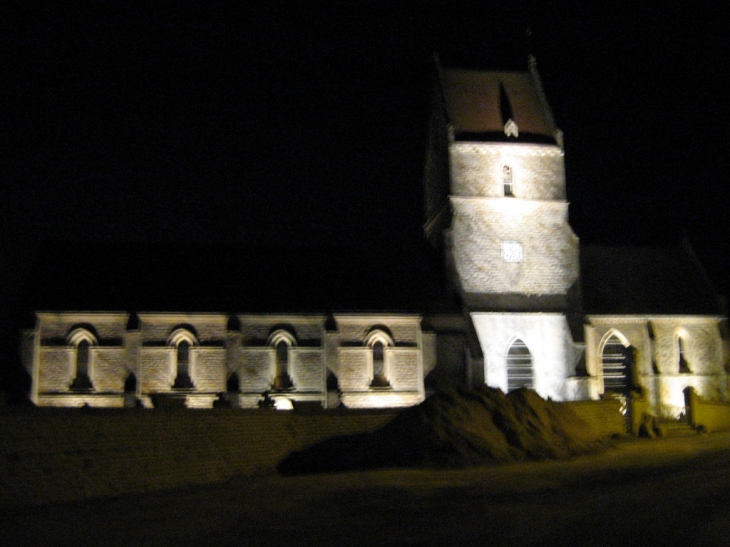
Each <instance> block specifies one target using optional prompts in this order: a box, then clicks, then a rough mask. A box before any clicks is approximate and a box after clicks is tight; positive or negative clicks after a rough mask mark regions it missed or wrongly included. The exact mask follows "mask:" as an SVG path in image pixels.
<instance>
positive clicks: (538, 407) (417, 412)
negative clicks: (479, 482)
mask: <svg viewBox="0 0 730 547" xmlns="http://www.w3.org/2000/svg"><path fill="white" fill-rule="evenodd" d="M603 444H604V443H603V441H602V440H600V439H599V434H598V433H597V432H595V431H594V430H593V429H592V428H591V427H590V426H589V425H588V424H587V423H586V422H584V421H583V420H582V419H581V418H579V417H578V416H577V415H576V414H575V413H574V412H573V411H572V410H570V409H569V408H568V407H567V406H565V405H561V404H560V403H556V402H553V401H546V400H544V399H542V398H540V396H539V395H537V394H536V393H535V392H534V391H531V390H527V389H520V390H516V391H513V392H510V393H509V394H507V395H505V394H504V393H503V392H502V391H501V390H499V389H494V388H489V387H486V386H483V387H480V388H477V389H475V390H466V389H459V390H453V391H445V392H440V393H437V394H435V395H433V396H431V397H429V398H428V399H427V400H426V401H425V402H423V403H422V404H420V405H418V406H415V407H412V408H410V409H408V410H405V411H404V412H402V413H401V414H399V415H398V416H397V417H396V418H395V419H394V420H393V421H392V422H390V423H389V424H387V425H386V426H384V427H383V428H381V429H380V430H378V431H375V432H374V433H368V434H361V435H350V436H345V437H336V438H333V439H329V440H326V441H324V442H321V443H318V444H316V445H314V446H312V447H309V448H307V449H305V450H302V451H299V452H294V453H292V454H291V455H290V456H289V457H287V458H286V459H285V460H284V461H282V463H281V464H280V466H279V471H280V472H281V473H283V474H285V475H291V474H298V473H313V472H315V473H316V472H330V471H345V470H359V469H378V468H385V467H421V466H436V467H444V466H445V467H461V466H465V465H479V464H488V463H506V462H514V461H522V460H536V459H556V458H565V457H570V456H574V455H577V454H582V453H586V452H590V451H592V450H595V449H597V448H598V447H600V446H602V445H603Z"/></svg>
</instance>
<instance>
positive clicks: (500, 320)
mask: <svg viewBox="0 0 730 547" xmlns="http://www.w3.org/2000/svg"><path fill="white" fill-rule="evenodd" d="M436 87H437V93H435V99H434V108H433V111H432V112H433V114H432V116H431V119H430V131H429V144H428V151H427V159H426V167H425V186H426V193H425V195H426V223H425V225H424V230H425V236H426V239H427V240H428V242H429V243H430V244H431V245H432V247H433V248H435V249H438V250H439V251H440V252H441V253H442V256H443V257H444V262H445V267H446V270H447V274H448V275H447V277H448V279H449V280H450V283H449V285H450V286H449V287H448V288H446V289H445V290H446V291H448V292H449V294H450V295H452V296H453V302H454V305H453V307H452V309H450V310H445V311H444V310H442V311H439V312H432V311H426V312H419V310H415V312H413V313H394V312H382V313H379V312H377V311H375V312H373V311H368V312H366V313H365V312H346V313H323V314H304V313H298V311H297V310H291V313H284V314H281V313H277V314H273V313H261V314H246V313H238V314H230V313H227V314H226V313H182V312H169V313H168V312H165V313H161V312H149V313H144V312H136V313H129V312H124V313H121V312H120V313H111V312H106V311H93V312H91V311H90V312H76V311H74V312H70V311H54V312H37V313H36V323H35V328H34V329H31V330H28V331H26V332H24V338H23V360H24V364H25V367H26V369H27V370H28V372H29V374H30V375H31V377H32V388H31V399H32V400H33V402H34V403H35V404H36V405H39V406H83V405H89V406H100V407H122V406H135V405H136V406H144V407H148V408H152V407H156V406H160V405H165V404H170V403H175V404H180V405H183V404H184V405H185V406H187V407H190V408H207V407H212V406H216V405H218V404H226V405H230V406H234V407H241V408H257V407H262V406H264V407H266V406H270V407H276V408H280V409H289V408H294V407H297V406H299V405H315V406H321V407H324V408H334V407H337V406H340V405H344V406H345V407H347V408H383V407H399V406H410V405H414V404H418V403H419V402H421V401H423V400H424V398H425V397H426V396H427V394H428V391H429V390H430V389H433V388H435V387H436V388H437V387H439V386H443V385H453V384H467V385H476V384H481V383H485V384H487V385H489V386H493V387H497V388H500V389H502V390H504V391H509V390H513V389H517V388H520V387H529V388H532V389H534V390H536V391H537V392H538V393H539V394H540V395H541V396H543V397H550V398H552V399H555V400H559V401H562V400H587V399H598V398H601V397H607V396H616V397H619V398H621V397H626V396H628V395H629V394H631V393H642V394H643V395H644V396H645V397H646V399H647V400H648V401H649V402H650V406H651V408H652V411H653V412H654V413H655V414H657V415H663V416H666V417H677V416H678V415H680V414H681V413H682V412H683V411H684V407H685V402H684V389H685V388H686V387H688V386H690V387H693V388H695V390H696V391H697V393H698V394H699V395H700V396H703V397H706V398H708V399H713V400H725V399H726V398H727V385H728V384H727V375H726V361H727V355H728V348H727V341H726V339H725V337H724V334H723V333H724V329H725V328H726V327H725V318H724V315H723V314H724V310H723V305H722V303H721V302H720V299H719V298H718V297H717V295H716V294H715V292H714V290H713V288H712V286H711V284H710V283H709V281H708V280H707V278H706V276H705V275H704V273H703V270H702V267H701V266H700V264H699V263H698V261H697V259H696V257H695V256H694V254H693V252H692V250H691V248H690V247H689V245H688V244H686V243H683V244H681V245H678V246H675V247H662V248H648V247H647V248H629V247H596V246H582V245H580V242H579V240H578V238H577V237H576V235H575V234H574V233H573V230H572V229H571V226H570V224H569V222H568V202H567V200H566V178H565V167H564V151H563V146H562V134H561V132H560V131H559V130H558V128H557V127H556V125H555V122H554V120H553V116H552V114H551V111H550V108H549V106H548V104H547V101H546V99H545V96H544V93H543V89H542V85H541V82H540V78H539V75H538V74H537V71H536V69H535V65H534V61H531V63H530V66H529V70H528V71H501V72H493V71H491V72H484V71H474V70H460V69H440V70H439V81H438V85H437V86H436Z"/></svg>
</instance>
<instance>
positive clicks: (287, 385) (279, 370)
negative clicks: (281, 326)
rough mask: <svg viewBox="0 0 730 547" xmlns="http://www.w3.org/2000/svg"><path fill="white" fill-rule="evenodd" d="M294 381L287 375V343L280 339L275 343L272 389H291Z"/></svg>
mask: <svg viewBox="0 0 730 547" xmlns="http://www.w3.org/2000/svg"><path fill="white" fill-rule="evenodd" d="M292 387H294V383H293V382H292V381H291V378H290V377H289V344H287V343H286V342H285V341H283V340H281V341H280V342H279V343H278V344H276V376H275V377H274V389H291V388H292Z"/></svg>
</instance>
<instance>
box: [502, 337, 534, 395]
mask: <svg viewBox="0 0 730 547" xmlns="http://www.w3.org/2000/svg"><path fill="white" fill-rule="evenodd" d="M521 387H532V355H531V354H530V350H529V349H528V348H527V344H525V343H524V342H523V341H522V340H520V339H519V338H518V339H517V340H515V341H514V342H513V343H512V345H511V346H510V347H509V350H508V351H507V391H512V390H514V389H519V388H521Z"/></svg>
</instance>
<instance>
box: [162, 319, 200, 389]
mask: <svg viewBox="0 0 730 547" xmlns="http://www.w3.org/2000/svg"><path fill="white" fill-rule="evenodd" d="M168 344H169V345H170V346H172V348H173V354H172V361H173V373H174V374H175V380H174V382H173V384H172V389H194V388H195V384H194V383H193V380H192V364H193V354H192V348H193V347H194V346H196V345H197V344H198V340H197V338H196V337H195V335H194V334H193V333H192V332H191V331H190V330H189V329H187V328H179V329H177V330H175V331H173V333H172V334H171V335H170V338H169V339H168Z"/></svg>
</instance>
